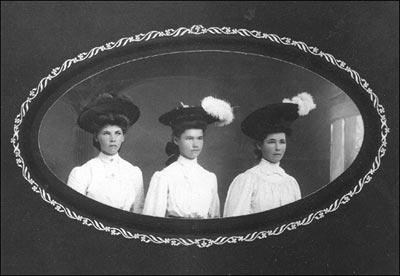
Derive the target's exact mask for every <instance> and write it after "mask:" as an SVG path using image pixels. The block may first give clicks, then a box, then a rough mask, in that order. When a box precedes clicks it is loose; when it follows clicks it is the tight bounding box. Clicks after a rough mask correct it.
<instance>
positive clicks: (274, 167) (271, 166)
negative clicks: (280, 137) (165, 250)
mask: <svg viewBox="0 0 400 276" xmlns="http://www.w3.org/2000/svg"><path fill="white" fill-rule="evenodd" d="M279 164H280V162H278V163H271V162H269V161H268V160H266V159H264V158H261V161H260V163H259V164H258V165H259V166H260V167H261V168H262V170H263V171H264V170H265V171H271V172H274V173H279V174H284V173H285V170H284V169H282V168H281V167H280V166H279Z"/></svg>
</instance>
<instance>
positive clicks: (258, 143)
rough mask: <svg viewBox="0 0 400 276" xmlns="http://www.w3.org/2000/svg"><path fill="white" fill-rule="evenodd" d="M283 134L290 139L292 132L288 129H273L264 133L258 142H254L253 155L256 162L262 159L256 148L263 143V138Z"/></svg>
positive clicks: (259, 151) (260, 152)
mask: <svg viewBox="0 0 400 276" xmlns="http://www.w3.org/2000/svg"><path fill="white" fill-rule="evenodd" d="M280 132H283V133H285V134H286V137H290V136H291V135H292V130H291V129H290V128H275V129H269V130H267V131H265V133H264V135H263V138H262V139H260V140H254V151H253V152H254V155H255V157H256V160H257V161H260V160H261V158H262V151H261V150H260V149H259V148H258V147H257V145H262V144H263V143H264V140H265V138H267V136H268V135H270V134H274V133H280Z"/></svg>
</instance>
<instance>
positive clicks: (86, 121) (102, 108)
mask: <svg viewBox="0 0 400 276" xmlns="http://www.w3.org/2000/svg"><path fill="white" fill-rule="evenodd" d="M109 113H112V114H123V115H125V116H126V117H127V118H128V120H129V126H132V125H133V124H134V123H136V121H137V120H138V119H139V116H140V110H139V108H138V107H137V106H136V105H135V104H133V103H132V102H130V101H127V100H120V99H118V100H113V101H110V102H104V103H100V104H94V105H89V106H87V107H85V108H84V109H83V111H82V112H81V113H80V115H79V117H78V125H79V126H80V127H81V128H82V129H84V130H86V131H88V132H91V133H93V132H95V131H96V129H95V128H94V126H95V124H94V122H95V121H96V119H97V118H98V116H99V115H102V114H109Z"/></svg>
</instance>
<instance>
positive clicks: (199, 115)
mask: <svg viewBox="0 0 400 276" xmlns="http://www.w3.org/2000/svg"><path fill="white" fill-rule="evenodd" d="M158 120H159V122H160V123H162V124H164V125H167V126H174V125H176V124H179V123H182V122H187V121H201V122H205V123H207V124H211V123H215V122H216V121H218V119H217V118H215V117H213V116H211V115H210V114H208V113H207V112H206V111H205V110H204V109H203V108H202V107H201V106H190V107H182V106H180V107H177V108H174V109H172V110H171V111H169V112H167V113H165V114H163V115H161V116H160V118H158Z"/></svg>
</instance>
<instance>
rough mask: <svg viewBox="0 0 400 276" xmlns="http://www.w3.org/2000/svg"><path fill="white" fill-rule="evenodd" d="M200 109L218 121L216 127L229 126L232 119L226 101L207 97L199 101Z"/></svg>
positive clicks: (229, 106) (230, 110) (231, 112)
mask: <svg viewBox="0 0 400 276" xmlns="http://www.w3.org/2000/svg"><path fill="white" fill-rule="evenodd" d="M201 107H202V108H203V109H204V110H205V111H206V112H207V113H208V114H210V115H211V116H213V117H214V118H217V119H218V122H217V123H216V124H217V126H226V125H229V124H230V123H231V122H232V121H233V119H234V115H233V110H232V107H231V105H230V104H229V103H228V102H226V101H223V100H220V99H217V98H214V97H212V96H208V97H205V98H204V99H203V100H202V101H201Z"/></svg>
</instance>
